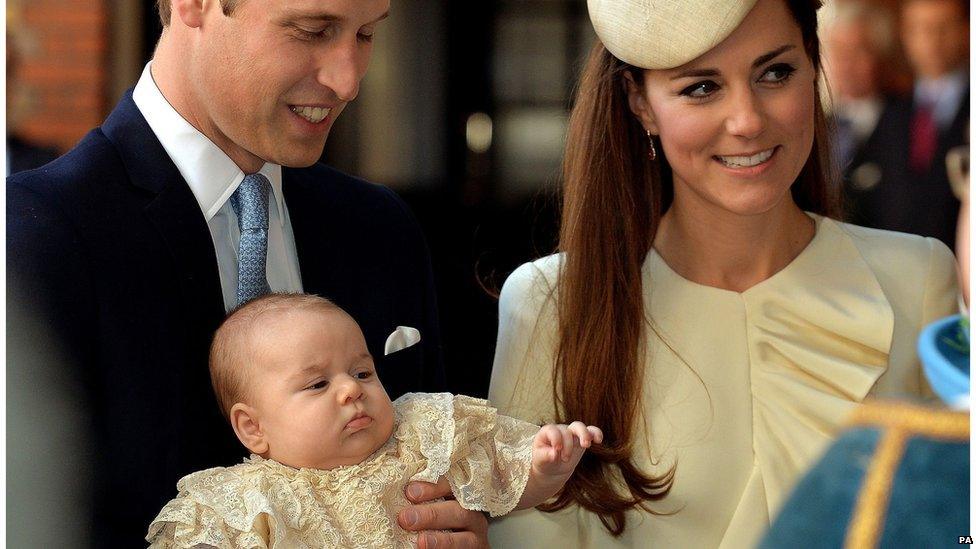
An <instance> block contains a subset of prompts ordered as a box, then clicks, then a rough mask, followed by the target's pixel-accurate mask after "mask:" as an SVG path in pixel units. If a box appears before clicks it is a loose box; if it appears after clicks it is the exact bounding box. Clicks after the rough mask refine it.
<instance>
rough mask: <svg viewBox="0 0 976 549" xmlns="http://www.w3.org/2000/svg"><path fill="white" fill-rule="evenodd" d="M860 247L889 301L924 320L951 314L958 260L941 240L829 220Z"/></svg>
mask: <svg viewBox="0 0 976 549" xmlns="http://www.w3.org/2000/svg"><path fill="white" fill-rule="evenodd" d="M830 223H833V224H834V225H835V226H836V227H837V228H838V229H839V230H840V232H842V233H843V234H845V235H847V237H848V238H849V239H850V242H851V243H852V244H853V245H854V247H855V248H856V249H857V251H858V253H859V254H860V256H861V258H862V259H863V260H864V262H865V263H866V264H867V265H868V267H869V268H870V269H871V271H872V272H873V274H874V277H875V279H876V280H877V281H878V283H879V284H880V285H881V288H882V289H883V291H884V293H885V295H886V296H887V298H888V300H889V301H891V302H893V304H894V302H898V303H899V304H900V306H899V307H896V308H897V309H899V310H903V311H906V312H907V311H916V308H917V314H920V315H921V317H922V321H923V322H928V321H930V320H932V319H934V318H938V317H939V316H944V314H948V313H949V312H951V310H952V309H953V308H954V307H955V302H956V298H957V294H958V291H959V290H958V283H957V280H956V260H955V256H954V255H953V254H952V251H950V250H949V247H948V246H946V245H945V244H944V243H942V242H941V241H939V240H938V239H935V238H931V237H924V236H918V235H914V234H907V233H899V232H895V231H886V230H881V229H872V228H869V227H861V226H859V225H852V224H850V223H843V222H840V221H830Z"/></svg>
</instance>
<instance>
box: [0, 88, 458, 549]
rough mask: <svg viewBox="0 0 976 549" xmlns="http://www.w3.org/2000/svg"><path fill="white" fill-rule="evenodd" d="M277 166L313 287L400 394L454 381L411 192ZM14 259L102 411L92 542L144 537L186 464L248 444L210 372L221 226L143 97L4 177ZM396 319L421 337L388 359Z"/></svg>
mask: <svg viewBox="0 0 976 549" xmlns="http://www.w3.org/2000/svg"><path fill="white" fill-rule="evenodd" d="M282 178H283V190H284V196H285V202H286V204H287V205H288V209H289V213H290V216H291V220H292V226H293V229H294V234H295V243H296V247H297V250H298V257H299V265H300V268H301V275H302V282H303V285H304V288H305V291H306V292H308V293H315V294H319V295H322V296H325V297H328V298H330V299H332V300H333V301H335V302H336V303H337V304H338V305H339V306H341V307H343V308H344V309H346V310H347V311H348V312H349V313H350V314H351V315H352V316H353V317H354V318H355V319H356V320H357V321H358V322H359V323H360V326H361V327H362V329H363V332H364V334H365V336H366V342H367V345H368V347H369V350H370V352H372V354H373V356H374V357H376V358H377V365H378V370H379V375H380V379H381V380H382V381H383V383H384V385H385V386H386V389H387V391H388V392H389V394H390V397H391V398H396V397H397V396H399V395H400V394H402V393H404V392H406V391H419V390H424V391H439V390H444V385H445V382H444V372H443V365H442V362H441V353H440V338H439V327H438V320H437V310H436V304H435V299H434V285H433V279H432V274H431V269H430V260H429V257H428V252H427V249H426V244H425V242H424V238H423V236H422V234H421V232H420V230H419V228H418V225H417V223H416V222H415V220H414V219H413V217H412V216H411V214H410V213H409V211H408V210H407V208H406V206H405V205H404V203H403V202H402V201H401V200H400V199H399V198H398V197H397V196H396V195H395V194H394V193H393V192H392V191H390V190H388V189H386V188H384V187H380V186H377V185H373V184H370V183H366V182H364V181H361V180H358V179H354V178H352V177H349V176H347V175H344V174H342V173H339V172H337V171H335V170H333V169H330V168H328V167H326V166H323V165H320V164H319V165H315V166H312V167H310V168H304V169H288V168H285V169H284V170H283V174H282ZM7 258H8V260H7V261H8V273H9V274H10V278H9V281H10V284H11V288H12V289H13V290H14V291H16V292H18V295H19V296H21V297H23V298H24V299H27V300H29V302H30V303H31V304H32V306H33V307H34V310H36V311H37V313H38V315H40V316H41V318H42V319H43V321H44V323H45V324H46V325H47V326H49V327H50V328H51V329H52V330H53V331H54V332H55V334H56V336H57V338H58V341H60V342H62V343H63V345H64V347H65V348H64V352H65V353H66V355H67V356H69V357H70V364H68V365H66V366H67V367H70V368H72V369H75V370H73V371H77V372H81V378H82V379H83V384H84V387H83V388H84V389H85V390H86V391H87V392H88V396H89V401H90V402H91V405H92V416H93V425H92V429H93V436H94V438H93V444H94V451H95V459H94V471H93V475H94V491H95V496H94V497H95V501H94V516H93V518H92V520H93V528H94V531H93V536H94V542H95V544H96V545H98V546H102V547H134V546H139V545H142V544H144V543H145V542H143V541H142V537H143V536H144V535H145V533H146V529H147V527H148V525H149V522H150V521H151V519H152V518H153V517H154V516H155V514H156V513H157V512H158V511H159V509H160V508H161V507H162V505H163V504H164V503H165V502H166V501H167V500H169V499H170V498H172V497H174V496H175V495H176V481H177V480H178V479H179V478H180V477H181V476H183V475H185V474H188V473H190V472H192V471H195V470H199V469H203V468H207V467H214V466H218V465H230V464H233V463H235V462H238V461H240V459H241V457H242V456H244V455H245V450H244V448H243V447H242V446H241V445H240V444H239V443H238V442H237V441H236V438H235V437H234V434H233V431H232V430H231V429H230V428H229V426H228V425H227V424H226V423H225V422H224V421H223V419H222V417H221V415H220V413H219V411H218V409H217V406H216V401H215V398H214V397H213V395H212V391H211V387H210V380H209V374H208V369H207V353H208V347H209V344H210V340H211V337H212V335H213V332H214V330H215V329H216V327H217V325H218V324H219V323H220V321H221V320H222V319H223V317H224V306H223V300H222V297H221V290H220V278H219V275H218V271H217V260H216V256H215V253H214V247H213V244H212V239H211V236H210V232H209V229H208V227H207V224H206V222H205V220H204V217H203V214H202V212H201V211H200V207H199V205H198V204H197V202H196V199H195V198H194V196H193V194H192V193H191V191H190V189H189V187H188V186H187V185H186V183H185V181H184V180H183V178H182V177H181V176H180V174H179V172H178V170H177V169H176V166H175V165H174V164H173V163H172V161H171V160H170V159H169V157H168V156H167V154H166V152H165V151H164V150H163V148H162V146H161V145H160V143H159V141H158V140H157V139H156V137H155V135H154V134H153V132H152V131H151V129H150V127H149V125H148V124H147V122H146V120H145V118H143V116H142V114H141V113H140V112H139V110H138V109H137V107H136V105H135V103H134V102H133V100H132V96H131V92H130V94H127V95H126V96H125V97H124V98H123V99H122V101H121V102H120V103H119V105H118V106H117V107H116V109H115V111H114V112H112V114H111V115H110V116H109V117H108V119H107V120H106V121H105V123H104V124H103V125H102V127H101V128H98V129H95V130H92V131H91V132H90V133H89V134H88V135H87V136H85V138H84V139H83V140H82V141H81V142H80V143H79V144H78V145H77V146H76V147H75V148H74V149H72V150H71V151H70V152H68V153H67V154H66V155H65V156H63V157H61V158H59V159H58V160H56V161H54V162H53V163H51V164H48V165H46V166H44V167H43V168H40V169H37V170H32V171H28V172H23V173H21V174H17V175H15V176H11V177H10V178H8V179H7ZM12 321H14V322H16V319H12ZM398 325H406V326H413V327H416V328H417V329H419V330H420V332H421V334H422V338H423V339H422V341H421V342H420V343H419V344H417V345H415V346H414V347H410V348H407V349H405V350H403V351H400V352H398V353H395V354H393V355H391V356H390V357H388V358H383V357H382V355H383V346H384V342H385V339H386V337H387V336H388V335H389V334H390V333H391V332H392V331H393V330H394V329H395V328H396V327H397V326H398Z"/></svg>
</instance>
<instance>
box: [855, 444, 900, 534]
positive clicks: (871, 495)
mask: <svg viewBox="0 0 976 549" xmlns="http://www.w3.org/2000/svg"><path fill="white" fill-rule="evenodd" d="M907 440H908V437H907V436H906V433H905V432H904V431H902V430H899V429H892V430H890V431H888V432H886V433H885V434H884V436H883V438H882V439H881V441H880V442H878V447H877V449H876V450H875V454H874V459H872V460H871V465H870V466H869V467H868V472H867V474H866V475H865V477H864V485H863V486H862V487H861V493H860V495H859V496H858V498H857V505H856V507H855V508H854V513H852V514H851V522H850V525H849V526H848V528H847V538H846V539H845V540H844V547H845V549H869V548H871V549H873V548H875V547H877V546H878V537H879V536H880V535H881V531H882V530H883V528H884V520H885V515H886V514H887V512H888V497H889V496H890V495H891V481H892V479H893V478H894V476H895V471H896V470H897V469H898V465H899V464H900V463H901V456H902V454H903V453H904V452H905V442H906V441H907Z"/></svg>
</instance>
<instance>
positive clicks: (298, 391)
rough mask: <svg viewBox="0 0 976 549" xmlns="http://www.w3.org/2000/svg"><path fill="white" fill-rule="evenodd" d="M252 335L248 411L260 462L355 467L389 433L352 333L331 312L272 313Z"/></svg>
mask: <svg viewBox="0 0 976 549" xmlns="http://www.w3.org/2000/svg"><path fill="white" fill-rule="evenodd" d="M267 324H268V326H267V328H261V329H260V330H261V331H260V332H259V331H258V330H257V329H256V330H254V331H253V332H252V334H253V336H252V340H251V358H252V362H251V365H250V368H251V372H250V373H251V377H250V382H249V394H250V395H251V398H250V399H249V400H251V401H252V402H251V405H252V406H253V407H254V408H256V409H257V413H258V417H259V421H260V428H261V430H262V432H263V434H264V437H265V440H266V442H267V443H268V451H267V453H266V455H265V457H267V458H270V459H273V460H275V461H278V462H280V463H284V464H286V465H289V466H292V467H310V468H315V469H332V468H334V467H338V466H340V465H352V464H356V463H360V462H362V461H363V460H364V459H365V458H367V457H368V456H369V455H370V454H372V453H373V452H374V451H376V450H377V449H378V448H379V447H380V446H382V445H383V443H385V442H386V441H387V440H388V439H389V438H390V435H391V434H392V432H393V405H392V404H391V403H390V397H389V396H387V394H386V390H384V389H383V385H382V384H380V380H379V378H378V377H377V376H376V368H375V366H374V365H373V359H372V357H371V356H370V354H369V351H368V350H367V349H366V341H365V340H364V339H363V334H362V332H361V331H360V330H359V326H357V325H356V323H355V321H353V319H352V318H350V317H349V316H348V315H347V314H345V313H344V312H342V311H337V310H332V311H329V310H322V309H296V310H290V311H284V312H279V313H275V317H274V321H273V322H269V323H267Z"/></svg>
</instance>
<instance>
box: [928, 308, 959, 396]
mask: <svg viewBox="0 0 976 549" xmlns="http://www.w3.org/2000/svg"><path fill="white" fill-rule="evenodd" d="M967 329H968V323H967V324H966V325H963V319H962V317H961V316H960V315H955V316H950V317H947V318H943V319H941V320H937V321H935V322H933V323H931V324H929V325H928V326H926V327H925V329H924V330H922V333H921V334H919V336H918V356H919V358H920V359H921V360H922V365H923V366H924V370H925V377H926V378H928V380H929V383H930V384H931V385H932V390H933V391H935V394H937V395H939V398H941V399H942V401H943V402H945V403H946V404H949V405H955V404H956V403H958V402H960V401H963V400H965V399H966V398H967V397H968V396H969V335H968V333H967Z"/></svg>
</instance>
